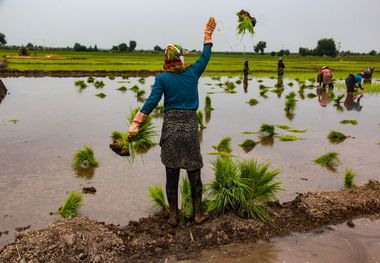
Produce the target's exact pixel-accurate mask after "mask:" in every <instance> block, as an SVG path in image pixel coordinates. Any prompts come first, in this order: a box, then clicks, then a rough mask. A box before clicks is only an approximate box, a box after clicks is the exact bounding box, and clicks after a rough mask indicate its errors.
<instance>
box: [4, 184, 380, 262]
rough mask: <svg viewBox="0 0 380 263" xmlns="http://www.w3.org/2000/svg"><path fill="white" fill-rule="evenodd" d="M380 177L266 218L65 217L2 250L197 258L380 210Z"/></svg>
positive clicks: (67, 258)
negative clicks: (173, 223) (123, 220)
mask: <svg viewBox="0 0 380 263" xmlns="http://www.w3.org/2000/svg"><path fill="white" fill-rule="evenodd" d="M379 192H380V183H379V182H374V181H370V182H369V183H368V184H365V185H363V186H360V187H357V188H355V189H350V190H342V191H337V192H320V193H307V194H301V195H299V196H298V197H297V198H296V199H295V200H293V201H291V202H288V203H284V204H282V205H281V204H277V203H274V204H271V212H272V221H271V222H268V223H263V222H260V221H256V220H253V219H241V218H239V217H237V216H235V215H233V214H226V215H223V216H221V217H215V218H213V219H211V220H210V221H208V222H206V223H205V224H203V225H201V226H196V225H194V224H192V223H190V222H185V221H183V222H182V223H181V225H180V226H179V227H178V228H176V229H173V228H171V227H170V226H169V225H168V224H167V222H166V216H167V215H166V214H165V213H160V214H157V215H154V216H151V217H148V218H142V219H140V220H139V221H138V222H134V221H131V222H130V223H129V224H128V225H127V226H115V225H106V224H104V223H99V222H95V221H92V220H89V219H87V218H77V219H72V220H61V221H57V222H55V223H53V224H51V225H50V226H49V227H48V228H46V229H43V230H38V231H26V232H23V233H21V234H19V235H18V236H17V237H16V239H17V240H16V242H15V243H13V244H10V245H7V246H6V247H4V248H2V249H1V250H0V262H28V261H29V260H32V261H31V262H60V261H61V262H79V261H80V262H164V261H165V259H167V258H168V257H175V258H176V259H188V258H196V257H197V255H198V254H199V252H200V250H201V249H208V248H214V247H217V246H219V245H225V244H229V243H232V242H241V241H248V240H249V241H255V240H264V239H268V238H270V237H275V236H284V235H288V234H290V233H292V232H296V231H297V232H305V231H312V230H317V231H320V230H321V229H322V227H323V226H326V225H333V224H338V223H343V222H346V221H347V222H348V223H349V224H350V222H351V219H353V218H356V217H363V216H369V215H373V214H376V213H380V195H379Z"/></svg>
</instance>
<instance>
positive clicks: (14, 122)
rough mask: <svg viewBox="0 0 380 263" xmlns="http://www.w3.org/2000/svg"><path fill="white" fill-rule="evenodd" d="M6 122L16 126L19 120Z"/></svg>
mask: <svg viewBox="0 0 380 263" xmlns="http://www.w3.org/2000/svg"><path fill="white" fill-rule="evenodd" d="M8 122H9V123H13V124H16V123H17V122H19V120H14V119H13V120H9V121H8Z"/></svg>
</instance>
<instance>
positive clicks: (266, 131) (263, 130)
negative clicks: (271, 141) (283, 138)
mask: <svg viewBox="0 0 380 263" xmlns="http://www.w3.org/2000/svg"><path fill="white" fill-rule="evenodd" d="M259 133H260V134H261V136H264V137H272V136H273V135H275V128H274V126H273V125H271V124H267V123H263V124H261V126H260V130H259Z"/></svg>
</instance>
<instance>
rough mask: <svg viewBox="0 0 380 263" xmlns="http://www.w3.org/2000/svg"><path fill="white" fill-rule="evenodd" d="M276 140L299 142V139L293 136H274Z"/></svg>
mask: <svg viewBox="0 0 380 263" xmlns="http://www.w3.org/2000/svg"><path fill="white" fill-rule="evenodd" d="M275 137H276V138H277V139H279V140H280V141H283V142H292V141H297V140H299V137H297V136H295V135H277V136H275Z"/></svg>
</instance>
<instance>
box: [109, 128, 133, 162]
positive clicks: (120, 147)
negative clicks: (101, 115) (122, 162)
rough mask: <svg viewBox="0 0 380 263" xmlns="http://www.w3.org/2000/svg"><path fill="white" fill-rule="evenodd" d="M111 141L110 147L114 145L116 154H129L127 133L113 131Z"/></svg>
mask: <svg viewBox="0 0 380 263" xmlns="http://www.w3.org/2000/svg"><path fill="white" fill-rule="evenodd" d="M111 138H112V141H113V144H112V147H111V148H113V147H115V148H116V149H117V151H118V154H119V155H121V156H130V144H129V138H128V133H126V132H118V131H113V132H112V134H111Z"/></svg>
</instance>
